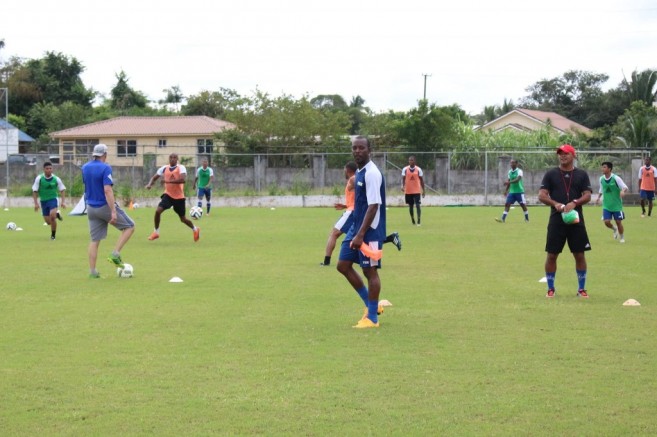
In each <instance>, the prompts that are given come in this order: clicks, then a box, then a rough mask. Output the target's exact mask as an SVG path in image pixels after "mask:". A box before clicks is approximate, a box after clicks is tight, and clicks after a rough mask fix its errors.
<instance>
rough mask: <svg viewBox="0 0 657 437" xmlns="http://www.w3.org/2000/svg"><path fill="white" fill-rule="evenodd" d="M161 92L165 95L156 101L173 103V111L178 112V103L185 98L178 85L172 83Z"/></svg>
mask: <svg viewBox="0 0 657 437" xmlns="http://www.w3.org/2000/svg"><path fill="white" fill-rule="evenodd" d="M162 92H163V93H165V94H166V97H165V98H164V99H163V100H160V101H159V102H158V103H171V104H173V105H174V108H175V111H176V112H178V109H179V107H180V104H181V103H182V101H183V100H184V99H185V96H184V95H183V93H182V91H181V89H180V87H179V86H178V85H174V86H172V87H171V88H165V89H163V90H162Z"/></svg>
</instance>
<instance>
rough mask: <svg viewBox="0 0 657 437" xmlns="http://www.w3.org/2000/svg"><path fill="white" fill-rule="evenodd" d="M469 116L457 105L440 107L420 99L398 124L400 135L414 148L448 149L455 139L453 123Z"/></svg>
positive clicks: (419, 149) (427, 149) (425, 149)
mask: <svg viewBox="0 0 657 437" xmlns="http://www.w3.org/2000/svg"><path fill="white" fill-rule="evenodd" d="M467 118H468V117H467V114H466V113H465V112H464V111H463V110H462V109H461V108H459V107H458V106H457V105H452V106H446V107H438V106H436V105H434V104H431V105H429V104H428V102H427V101H426V100H420V101H419V103H418V107H417V108H414V109H412V110H410V111H409V112H408V113H407V114H406V115H405V117H404V119H402V120H401V121H400V123H399V124H398V125H397V129H398V137H399V138H400V140H402V141H404V142H405V143H406V145H407V146H408V147H409V148H411V149H413V150H417V151H438V150H446V149H448V148H449V147H450V143H451V141H452V140H453V139H454V130H453V123H455V122H456V121H458V120H466V119H467Z"/></svg>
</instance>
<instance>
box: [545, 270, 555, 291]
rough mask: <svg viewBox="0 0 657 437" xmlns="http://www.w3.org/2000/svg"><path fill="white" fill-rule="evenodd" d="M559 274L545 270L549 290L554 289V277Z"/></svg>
mask: <svg viewBox="0 0 657 437" xmlns="http://www.w3.org/2000/svg"><path fill="white" fill-rule="evenodd" d="M555 276H557V272H552V273H549V272H545V278H546V279H547V284H548V290H554V277H555Z"/></svg>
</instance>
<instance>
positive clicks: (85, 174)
mask: <svg viewBox="0 0 657 437" xmlns="http://www.w3.org/2000/svg"><path fill="white" fill-rule="evenodd" d="M82 182H84V201H85V202H86V204H87V205H89V206H91V207H93V208H99V207H101V206H104V205H107V199H106V198H105V185H114V181H113V180H112V167H111V166H110V165H109V164H106V163H104V162H102V161H99V160H96V159H94V160H93V161H89V162H87V163H86V164H85V165H83V166H82Z"/></svg>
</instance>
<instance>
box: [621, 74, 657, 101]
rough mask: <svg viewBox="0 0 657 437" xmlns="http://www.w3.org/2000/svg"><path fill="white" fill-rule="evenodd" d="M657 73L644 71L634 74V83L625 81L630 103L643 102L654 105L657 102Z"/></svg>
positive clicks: (624, 84)
mask: <svg viewBox="0 0 657 437" xmlns="http://www.w3.org/2000/svg"><path fill="white" fill-rule="evenodd" d="M655 85H657V71H655V70H644V71H642V72H640V73H639V72H637V71H636V70H634V71H633V72H632V81H631V82H628V81H627V79H623V86H624V87H625V90H626V92H627V95H628V98H629V101H630V102H636V101H641V102H644V103H645V104H647V105H652V104H653V103H654V102H655V100H657V89H655Z"/></svg>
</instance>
